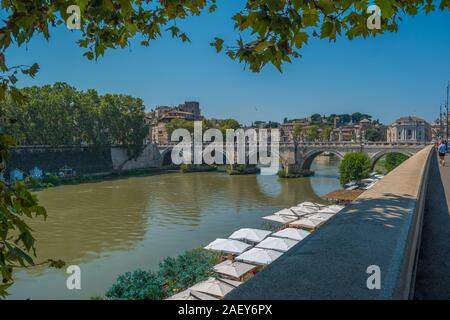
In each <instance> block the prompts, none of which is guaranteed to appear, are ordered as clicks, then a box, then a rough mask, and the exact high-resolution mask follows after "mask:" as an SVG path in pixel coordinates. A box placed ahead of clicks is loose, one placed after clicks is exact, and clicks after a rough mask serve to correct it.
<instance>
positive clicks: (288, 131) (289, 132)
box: [279, 118, 311, 142]
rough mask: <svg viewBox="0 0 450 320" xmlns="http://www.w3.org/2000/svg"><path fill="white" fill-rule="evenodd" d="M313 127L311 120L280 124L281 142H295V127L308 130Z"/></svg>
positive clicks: (296, 120) (305, 119) (304, 119)
mask: <svg viewBox="0 0 450 320" xmlns="http://www.w3.org/2000/svg"><path fill="white" fill-rule="evenodd" d="M310 125H311V121H310V118H303V119H294V120H290V121H287V122H285V123H282V124H280V126H279V129H280V142H292V141H293V140H294V127H295V126H300V127H302V128H306V127H308V126H310Z"/></svg>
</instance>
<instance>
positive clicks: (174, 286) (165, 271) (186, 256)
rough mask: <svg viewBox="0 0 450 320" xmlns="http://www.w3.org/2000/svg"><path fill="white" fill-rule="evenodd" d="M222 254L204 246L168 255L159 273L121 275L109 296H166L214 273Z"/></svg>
mask: <svg viewBox="0 0 450 320" xmlns="http://www.w3.org/2000/svg"><path fill="white" fill-rule="evenodd" d="M219 257H220V254H219V253H214V252H210V251H207V250H204V249H202V248H200V249H194V250H191V251H186V252H185V253H183V254H182V255H179V256H178V257H176V258H170V257H169V258H166V259H164V261H163V262H161V263H160V265H159V271H158V272H156V273H153V272H151V271H148V272H147V271H142V270H136V271H134V272H127V273H125V274H123V275H120V276H119V277H118V278H117V280H116V283H115V284H114V285H113V286H112V287H111V289H109V291H108V292H107V293H106V297H107V298H109V299H121V300H145V299H152V300H159V299H163V298H166V297H168V296H170V295H172V293H173V292H179V291H182V290H185V289H187V288H188V287H190V286H192V285H194V284H196V283H198V282H200V281H202V280H206V279H207V278H208V277H210V276H212V275H213V266H214V265H216V264H217V263H218V262H219Z"/></svg>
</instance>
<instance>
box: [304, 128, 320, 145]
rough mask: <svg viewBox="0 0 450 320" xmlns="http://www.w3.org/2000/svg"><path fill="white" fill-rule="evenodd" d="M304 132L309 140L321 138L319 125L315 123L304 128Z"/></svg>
mask: <svg viewBox="0 0 450 320" xmlns="http://www.w3.org/2000/svg"><path fill="white" fill-rule="evenodd" d="M303 132H304V136H305V137H306V139H307V140H309V141H315V140H317V139H319V137H320V131H319V126H317V125H313V126H309V127H307V128H304V130H303Z"/></svg>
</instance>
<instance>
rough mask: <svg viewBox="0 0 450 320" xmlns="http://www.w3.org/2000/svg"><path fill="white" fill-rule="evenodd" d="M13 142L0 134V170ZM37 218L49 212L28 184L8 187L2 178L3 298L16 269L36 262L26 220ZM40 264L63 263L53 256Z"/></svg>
mask: <svg viewBox="0 0 450 320" xmlns="http://www.w3.org/2000/svg"><path fill="white" fill-rule="evenodd" d="M13 144H14V139H13V138H12V137H11V136H8V135H0V173H1V172H3V171H4V169H5V168H6V162H7V159H8V152H7V151H8V147H10V146H12V145H13ZM37 217H41V218H43V219H45V218H46V217H47V212H46V211H45V209H44V208H43V207H42V206H39V204H38V201H37V198H36V196H35V195H32V194H31V193H30V191H29V190H28V189H27V187H26V186H25V184H24V183H23V182H16V183H15V184H14V185H13V186H12V187H7V186H6V184H5V183H4V182H3V181H1V180H0V279H1V282H0V298H1V297H4V296H6V295H7V294H8V293H7V289H8V288H9V287H10V286H11V285H12V284H13V283H14V279H13V271H14V269H16V268H25V267H29V266H34V265H36V263H35V262H34V259H33V257H35V256H36V248H35V239H34V237H33V235H32V233H31V231H32V230H31V228H30V227H29V226H28V224H27V223H28V220H30V219H33V218H37ZM39 264H48V265H50V266H51V267H57V268H61V267H63V266H64V262H62V261H60V260H58V261H55V260H52V259H49V260H47V261H44V262H41V263H39Z"/></svg>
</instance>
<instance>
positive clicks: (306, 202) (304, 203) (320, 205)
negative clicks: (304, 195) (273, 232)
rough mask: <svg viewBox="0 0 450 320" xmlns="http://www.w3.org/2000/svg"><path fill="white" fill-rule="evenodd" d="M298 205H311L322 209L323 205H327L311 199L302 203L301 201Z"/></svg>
mask: <svg viewBox="0 0 450 320" xmlns="http://www.w3.org/2000/svg"><path fill="white" fill-rule="evenodd" d="M297 206H302V207H310V208H316V209H321V208H323V207H325V205H323V204H320V203H317V202H311V201H303V202H302V203H299V204H298V205H297Z"/></svg>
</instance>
